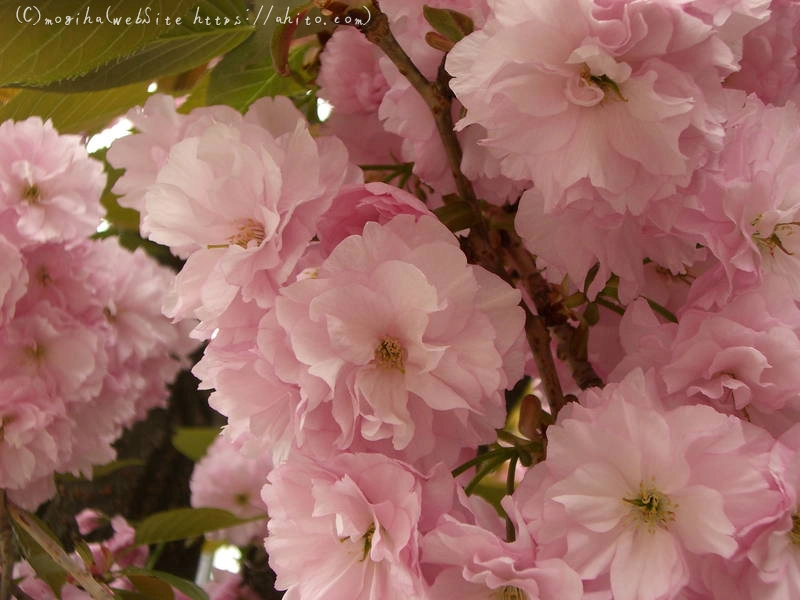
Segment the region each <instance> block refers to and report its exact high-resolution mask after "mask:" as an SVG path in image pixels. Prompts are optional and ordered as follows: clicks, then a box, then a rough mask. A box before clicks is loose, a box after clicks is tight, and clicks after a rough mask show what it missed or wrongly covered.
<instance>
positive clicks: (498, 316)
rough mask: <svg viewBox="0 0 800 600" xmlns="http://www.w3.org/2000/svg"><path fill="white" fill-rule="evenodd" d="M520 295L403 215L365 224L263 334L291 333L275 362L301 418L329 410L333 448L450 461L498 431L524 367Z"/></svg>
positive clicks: (427, 224)
mask: <svg viewBox="0 0 800 600" xmlns="http://www.w3.org/2000/svg"><path fill="white" fill-rule="evenodd" d="M519 298H520V296H519V292H517V291H516V290H513V289H512V288H510V287H509V286H508V285H506V284H505V283H504V282H502V281H501V280H500V279H499V278H497V277H496V276H494V275H491V274H489V273H488V272H487V271H485V270H483V269H481V268H478V267H474V266H470V265H467V263H466V259H465V256H464V254H463V253H462V252H461V251H460V249H459V248H458V246H457V244H456V240H455V238H454V237H453V236H452V234H451V233H450V232H449V231H448V230H447V229H446V228H445V227H444V226H443V225H441V224H440V223H438V222H437V221H435V220H434V219H432V218H430V217H425V216H423V217H419V218H418V219H415V218H414V217H413V216H411V215H399V216H397V217H395V218H394V219H392V220H391V221H389V222H388V223H387V224H386V225H383V226H381V225H378V224H377V223H373V222H370V223H367V224H366V226H365V227H364V232H363V234H362V235H360V236H355V235H354V236H350V237H348V238H346V239H345V240H344V241H342V242H341V243H340V244H339V245H338V246H337V247H336V248H335V249H334V250H333V252H332V253H331V255H330V256H329V257H328V258H327V259H326V261H325V262H324V263H323V264H322V266H321V267H320V268H319V271H318V273H317V276H316V277H315V278H311V279H305V280H301V281H298V282H296V283H294V284H292V285H290V286H287V287H285V288H283V289H282V290H281V294H280V296H279V298H278V300H277V302H276V315H277V321H276V322H275V323H273V324H272V326H268V329H267V331H266V332H265V335H267V334H268V335H269V336H270V337H269V338H268V339H276V338H280V337H281V335H283V336H288V342H289V345H290V348H291V352H290V353H285V355H283V354H282V355H281V358H280V363H278V359H277V358H273V359H272V364H274V365H275V366H276V373H277V375H278V377H280V378H281V379H283V380H284V381H287V382H289V383H295V384H297V385H299V387H300V390H301V396H302V405H301V406H302V410H303V412H304V413H309V412H311V411H314V410H316V409H317V408H318V407H320V406H321V405H328V404H330V408H329V409H327V408H326V410H330V411H331V412H332V416H333V418H334V419H335V422H336V426H337V428H338V429H339V431H340V435H339V437H338V438H337V440H336V442H335V445H336V447H338V448H341V449H345V448H349V447H350V446H351V444H353V442H354V439H358V438H361V439H363V440H365V441H369V442H381V441H382V440H385V441H386V443H387V444H388V443H389V442H391V446H390V448H391V447H393V448H394V450H396V451H405V452H406V454H405V456H406V458H407V459H409V460H411V461H416V460H418V459H420V458H422V457H423V456H425V455H429V454H431V453H434V452H435V453H436V456H437V457H439V459H440V460H443V459H444V457H445V456H450V457H451V459H452V458H454V455H453V452H455V455H457V454H458V453H459V452H460V450H461V449H462V448H465V447H470V446H471V445H474V444H479V443H482V442H481V440H484V441H486V440H489V439H493V437H494V432H493V428H494V427H498V426H500V425H501V424H502V420H503V418H504V417H503V414H504V406H503V400H502V390H503V389H505V388H507V387H510V386H512V385H513V384H514V383H515V382H516V381H517V379H518V378H519V374H520V373H521V368H522V362H523V360H524V358H523V357H524V354H523V353H522V351H521V345H520V344H521V341H522V337H521V334H522V322H523V314H522V309H521V308H519V307H518V306H517V304H518V302H519ZM278 326H279V327H280V328H282V330H283V331H282V332H281V331H279V330H277V329H275V327H278ZM265 339H267V338H265ZM259 343H260V346H261V349H262V352H263V353H265V356H267V353H274V352H275V349H274V348H275V346H274V344H262V343H261V341H260V342H259ZM270 348H272V349H271V350H270ZM292 355H294V356H296V359H294V358H291V356H292ZM268 360H269V359H268ZM281 364H282V365H283V366H281ZM437 430H440V431H441V430H449V432H448V435H447V438H450V439H449V440H448V441H447V442H445V440H443V439H436V438H435V437H434V431H437ZM450 444H455V445H453V446H451V445H450Z"/></svg>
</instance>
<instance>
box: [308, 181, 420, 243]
mask: <svg viewBox="0 0 800 600" xmlns="http://www.w3.org/2000/svg"><path fill="white" fill-rule="evenodd" d="M400 214H406V215H417V216H421V215H430V214H431V211H430V210H428V208H427V207H426V206H425V205H424V204H423V203H422V202H420V201H419V199H417V197H416V196H413V195H411V194H409V193H408V192H406V191H404V190H401V189H399V188H396V187H394V186H391V185H386V184H385V183H380V182H374V183H367V184H364V185H354V186H348V187H345V188H342V190H341V191H340V192H339V194H338V195H337V196H336V197H335V198H334V200H333V204H332V205H331V207H330V208H329V209H328V210H327V212H326V213H325V214H324V215H323V216H322V217H321V218H320V220H319V221H318V222H317V235H318V236H319V239H320V241H321V242H322V247H323V249H324V250H325V251H326V252H328V253H329V252H330V251H331V250H333V249H334V248H335V247H336V246H337V245H338V244H339V242H341V241H342V240H343V239H344V238H346V237H347V236H349V235H360V234H361V232H362V231H363V229H364V225H365V224H366V223H367V222H368V221H375V222H376V223H380V224H384V223H386V222H388V221H390V220H391V219H392V217H394V216H396V215H400Z"/></svg>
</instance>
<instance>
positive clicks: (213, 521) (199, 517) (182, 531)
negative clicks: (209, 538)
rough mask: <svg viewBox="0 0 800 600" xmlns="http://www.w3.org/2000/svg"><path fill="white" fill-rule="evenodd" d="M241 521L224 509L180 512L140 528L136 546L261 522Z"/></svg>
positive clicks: (154, 517) (160, 515) (147, 521)
mask: <svg viewBox="0 0 800 600" xmlns="http://www.w3.org/2000/svg"><path fill="white" fill-rule="evenodd" d="M259 519H260V517H257V518H254V519H240V518H239V517H237V516H235V515H233V514H231V513H229V512H228V511H227V510H222V509H220V508H177V509H174V510H168V511H164V512H160V513H156V514H154V515H150V516H149V517H147V518H146V519H144V520H143V521H142V522H141V523H139V525H138V526H137V527H136V544H158V543H160V542H174V541H176V540H185V539H189V538H195V537H198V536H201V535H203V534H205V533H208V532H209V531H217V530H219V529H227V528H228V527H235V526H236V525H242V524H243V523H252V522H253V521H257V520H259Z"/></svg>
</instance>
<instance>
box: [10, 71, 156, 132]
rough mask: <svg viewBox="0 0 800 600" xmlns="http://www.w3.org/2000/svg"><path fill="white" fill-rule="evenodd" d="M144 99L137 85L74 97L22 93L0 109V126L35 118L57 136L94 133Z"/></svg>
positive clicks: (142, 86)
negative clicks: (48, 122) (50, 123)
mask: <svg viewBox="0 0 800 600" xmlns="http://www.w3.org/2000/svg"><path fill="white" fill-rule="evenodd" d="M147 97H148V93H147V86H146V85H145V84H141V83H135V84H132V85H127V86H124V87H118V88H113V89H110V90H104V91H102V92H81V93H77V94H62V93H59V92H42V91H39V90H22V91H21V92H20V93H19V94H17V95H16V96H14V97H13V98H12V99H11V100H10V101H9V102H8V104H6V105H4V106H2V107H0V122H2V121H5V120H7V119H14V120H17V121H20V120H23V119H27V118H28V117H31V116H34V115H38V116H40V117H42V118H43V119H52V120H53V125H54V126H55V128H56V129H58V131H59V132H61V133H94V132H96V131H99V130H101V129H103V128H104V127H106V126H107V125H108V124H109V122H110V121H111V120H112V119H114V118H115V117H118V116H120V115H122V114H124V113H125V112H126V111H127V110H128V109H130V108H132V107H133V106H136V105H137V104H142V103H144V101H145V100H147Z"/></svg>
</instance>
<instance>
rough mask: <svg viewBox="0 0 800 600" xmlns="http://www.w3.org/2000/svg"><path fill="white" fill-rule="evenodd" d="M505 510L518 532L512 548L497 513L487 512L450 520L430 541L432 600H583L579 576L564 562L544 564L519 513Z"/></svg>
mask: <svg viewBox="0 0 800 600" xmlns="http://www.w3.org/2000/svg"><path fill="white" fill-rule="evenodd" d="M476 502H482V500H477V501H476ZM503 506H504V509H505V510H506V511H507V513H508V514H509V515H511V518H512V519H513V520H514V524H515V526H516V532H517V533H516V539H515V540H514V541H513V542H507V541H504V540H503V536H504V535H505V528H504V527H503V524H502V521H501V520H500V518H498V517H497V515H496V513H495V512H494V511H493V510H492V511H491V513H492V514H491V515H489V514H488V513H487V512H486V511H485V510H484V511H481V510H476V511H472V510H469V511H468V513H467V514H466V515H465V516H467V518H466V519H464V518H458V517H457V516H455V515H452V514H448V515H445V516H443V517H442V518H441V519H440V521H439V523H438V524H437V526H436V527H435V528H434V529H433V530H432V531H431V532H429V533H428V534H427V535H426V536H425V538H424V539H423V541H422V548H423V550H422V563H423V566H424V568H425V572H426V574H428V579H429V580H431V579H435V580H434V581H433V582H432V586H431V597H432V598H435V599H437V600H439V599H441V600H445V599H448V598H453V599H454V600H455V599H456V598H458V599H459V600H487V599H489V598H491V599H494V598H498V599H503V600H505V599H506V598H509V599H518V598H524V599H527V600H579V599H581V598H583V586H582V585H581V580H580V578H579V577H578V574H577V573H575V571H573V570H572V569H570V568H569V567H568V566H567V565H566V563H564V561H562V560H560V559H557V558H551V559H544V560H539V559H538V558H537V548H536V542H535V541H534V539H533V538H532V537H531V535H530V532H529V531H528V530H527V529H526V528H525V526H524V524H523V523H522V520H521V519H520V516H519V513H518V511H517V509H516V507H514V506H513V503H512V502H508V501H506V502H504V504H503ZM486 508H488V506H487V507H486ZM431 573H435V576H432V575H430V574H431Z"/></svg>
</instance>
